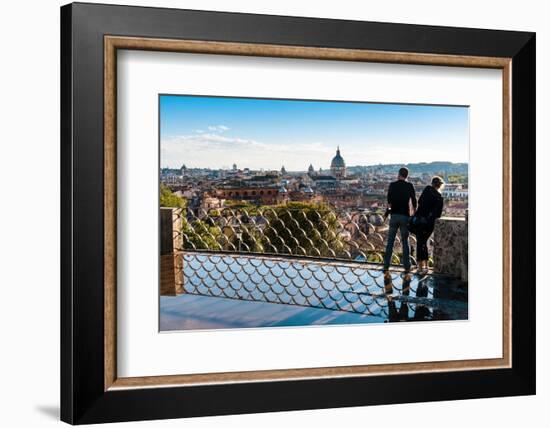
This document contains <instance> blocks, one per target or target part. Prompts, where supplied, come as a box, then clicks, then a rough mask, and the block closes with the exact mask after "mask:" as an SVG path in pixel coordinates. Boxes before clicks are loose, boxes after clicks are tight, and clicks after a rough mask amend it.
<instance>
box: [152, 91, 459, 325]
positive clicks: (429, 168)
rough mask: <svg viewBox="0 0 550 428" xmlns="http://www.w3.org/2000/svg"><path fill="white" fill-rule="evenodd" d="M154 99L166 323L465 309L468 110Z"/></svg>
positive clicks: (445, 313)
mask: <svg viewBox="0 0 550 428" xmlns="http://www.w3.org/2000/svg"><path fill="white" fill-rule="evenodd" d="M159 106H160V114H159V117H160V132H159V143H160V165H159V167H160V189H159V202H160V221H159V232H160V239H159V243H160V266H161V276H160V279H161V280H160V296H161V299H160V330H162V331H176V330H196V329H220V328H247V327H277V326H302V325H326V324H355V323H384V322H401V321H432V320H464V319H468V190H469V188H468V147H469V111H468V108H467V107H464V106H436V105H416V104H415V105H413V104H384V103H364V102H348V101H318V100H288V99H262V98H239V97H223V96H220V97H216V96H214V97H212V96H192V95H181V96H173V95H163V96H161V97H160V103H159ZM392 189H394V190H392ZM395 189H397V190H395ZM414 217H417V218H423V219H424V223H423V226H420V227H421V228H417V229H416V230H414V228H413V226H411V218H414ZM405 222H406V223H405ZM398 231H399V233H398Z"/></svg>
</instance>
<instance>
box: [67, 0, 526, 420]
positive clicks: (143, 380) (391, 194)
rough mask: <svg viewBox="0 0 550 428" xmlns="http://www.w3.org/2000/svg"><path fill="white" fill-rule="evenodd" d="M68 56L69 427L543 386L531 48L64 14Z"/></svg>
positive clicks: (498, 34)
mask: <svg viewBox="0 0 550 428" xmlns="http://www.w3.org/2000/svg"><path fill="white" fill-rule="evenodd" d="M107 18H108V19H107ZM61 53H62V64H61V71H62V76H61V81H62V85H61V86H62V91H61V101H62V112H61V113H62V114H61V126H62V141H61V146H62V150H61V152H62V162H61V164H62V182H61V185H62V207H61V208H62V210H61V211H62V236H61V242H62V266H61V268H62V284H61V286H62V301H61V310H62V313H61V318H62V319H61V338H62V344H61V348H62V349H61V355H62V361H61V366H62V378H61V387H62V388H61V389H62V396H61V402H62V406H61V408H62V420H64V421H66V422H69V423H73V424H83V423H97V422H114V421H128V420H142V419H155V418H158V419H160V418H175V417H189V416H199V415H220V414H230V413H247V412H268V411H278V410H293V409H312V408H326V407H342V406H359V405H370V404H386V403H404V402H413V401H434V400H449V399H464V398H476V397H492V396H504V395H526V394H534V393H535V334H534V332H535V313H534V311H535V309H534V299H535V282H534V275H535V258H534V255H535V244H534V243H535V229H534V227H535V226H534V224H535V222H534V216H535V214H534V213H535V211H534V207H535V191H534V189H535V187H534V177H535V163H534V159H535V35H534V34H533V33H524V32H509V31H495V30H479V29H463V28H446V27H428V26H416V25H406V24H389V23H388V24H386V23H371V22H355V21H339V20H327V19H313V18H293V17H281V16H265V15H249V14H233V13H219V12H204V11H190V10H175V9H156V8H140V7H127V6H107V5H91V4H78V3H76V4H71V5H67V6H64V7H62V8H61ZM428 385H429V387H428Z"/></svg>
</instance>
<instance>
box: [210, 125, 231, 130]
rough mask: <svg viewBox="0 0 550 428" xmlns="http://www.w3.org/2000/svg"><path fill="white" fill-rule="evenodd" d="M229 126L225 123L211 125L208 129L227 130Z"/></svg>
mask: <svg viewBox="0 0 550 428" xmlns="http://www.w3.org/2000/svg"><path fill="white" fill-rule="evenodd" d="M229 129H230V128H229V127H228V126H225V125H211V126H209V127H208V130H209V131H211V132H226V131H229Z"/></svg>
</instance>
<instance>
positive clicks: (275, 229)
mask: <svg viewBox="0 0 550 428" xmlns="http://www.w3.org/2000/svg"><path fill="white" fill-rule="evenodd" d="M263 215H264V217H265V218H266V219H267V220H268V224H266V225H265V228H264V239H263V242H262V244H263V246H264V248H265V251H266V252H278V253H286V254H295V255H309V256H321V257H331V256H333V255H338V254H339V253H340V252H341V251H342V249H343V239H342V238H341V237H340V236H339V229H340V226H339V222H338V218H337V216H336V213H335V212H334V211H333V210H332V209H331V208H330V207H329V206H328V205H325V204H314V203H304V202H289V203H287V204H286V205H278V206H275V207H271V208H266V209H265V210H264V211H263Z"/></svg>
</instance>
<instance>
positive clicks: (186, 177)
mask: <svg viewBox="0 0 550 428" xmlns="http://www.w3.org/2000/svg"><path fill="white" fill-rule="evenodd" d="M344 156H345V153H342V150H340V147H336V148H335V154H334V156H333V158H332V159H327V160H326V164H325V165H313V164H312V163H310V164H309V165H307V166H304V169H303V170H302V171H290V170H287V169H286V168H285V166H284V165H281V168H280V169H279V170H261V169H260V170H255V169H251V168H248V167H247V166H246V165H238V164H237V163H236V162H235V163H234V164H233V165H232V167H231V168H228V169H210V168H206V167H205V168H187V167H186V166H185V165H182V166H181V168H179V169H175V168H161V171H160V182H161V185H162V186H165V188H167V189H169V190H170V191H171V192H172V193H173V194H174V195H175V196H179V197H180V198H182V199H183V200H185V201H186V207H187V209H189V210H192V211H193V212H194V213H195V214H196V215H197V216H200V213H207V212H210V211H212V210H219V209H224V208H226V207H242V206H247V205H248V206H278V205H285V204H287V203H289V202H311V203H318V204H327V205H329V206H330V207H332V208H333V209H335V210H336V212H339V213H347V214H353V213H354V212H361V213H372V214H373V215H374V216H375V218H374V219H373V220H374V223H382V222H383V219H382V214H383V213H384V211H385V209H386V205H387V201H386V193H387V190H388V186H389V184H390V182H392V181H394V180H395V177H396V172H397V170H398V169H399V168H400V167H401V166H402V165H398V164H396V165H393V164H387V165H369V166H348V164H347V163H346V160H345V158H344ZM406 166H407V167H408V168H409V170H410V175H409V181H410V182H411V183H412V184H413V185H414V186H415V188H416V191H417V193H418V194H420V192H421V191H422V189H423V188H424V186H426V185H427V184H429V182H430V180H431V178H432V176H433V175H439V176H441V177H443V178H444V180H445V183H446V185H445V188H444V190H443V191H442V196H443V197H444V200H445V205H444V215H445V216H448V217H464V216H465V215H466V210H467V209H468V165H467V164H466V163H452V162H431V163H418V164H409V165H406Z"/></svg>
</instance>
